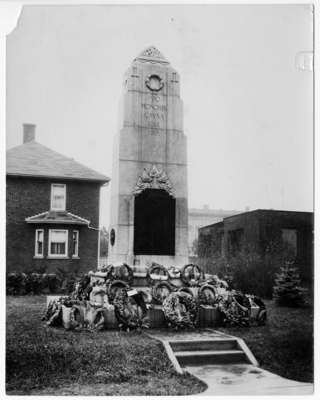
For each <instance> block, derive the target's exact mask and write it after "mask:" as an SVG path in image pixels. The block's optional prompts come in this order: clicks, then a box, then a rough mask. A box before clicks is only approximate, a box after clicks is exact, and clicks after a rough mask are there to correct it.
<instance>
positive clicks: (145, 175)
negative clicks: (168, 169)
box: [133, 164, 174, 197]
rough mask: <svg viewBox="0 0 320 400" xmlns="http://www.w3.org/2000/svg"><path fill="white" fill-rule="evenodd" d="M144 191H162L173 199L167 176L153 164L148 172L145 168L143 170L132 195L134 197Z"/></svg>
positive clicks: (170, 184)
mask: <svg viewBox="0 0 320 400" xmlns="http://www.w3.org/2000/svg"><path fill="white" fill-rule="evenodd" d="M145 189H162V190H165V191H166V192H167V193H168V194H169V195H170V196H172V197H174V192H173V187H172V183H171V182H170V179H169V178H168V175H167V174H166V173H165V172H164V171H163V170H161V169H158V168H157V166H156V165H154V164H153V165H152V167H151V168H150V169H149V170H147V169H146V168H144V169H143V171H142V174H141V175H140V176H139V178H138V181H137V183H136V186H135V188H134V190H133V194H134V195H135V196H136V195H138V194H140V193H141V192H142V191H143V190H145Z"/></svg>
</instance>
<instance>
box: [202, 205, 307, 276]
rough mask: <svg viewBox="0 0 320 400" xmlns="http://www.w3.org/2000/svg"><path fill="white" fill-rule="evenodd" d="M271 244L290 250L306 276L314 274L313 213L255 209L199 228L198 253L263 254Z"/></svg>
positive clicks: (226, 255)
mask: <svg viewBox="0 0 320 400" xmlns="http://www.w3.org/2000/svg"><path fill="white" fill-rule="evenodd" d="M272 245H280V246H281V247H280V248H281V249H282V250H283V251H290V254H291V256H293V257H294V258H295V260H296V263H297V265H299V267H300V273H301V276H302V278H303V279H304V280H309V281H310V280H311V278H312V276H313V213H311V212H296V211H278V210H254V211H250V212H245V213H242V214H238V215H234V216H231V217H227V218H224V219H223V221H222V222H219V223H215V224H212V225H209V226H206V227H203V228H200V229H199V243H198V253H199V257H202V258H206V257H213V256H220V255H222V256H225V257H232V256H236V255H237V253H239V252H240V251H242V250H247V251H250V252H255V253H258V254H261V255H264V254H265V251H266V250H267V249H268V248H270V247H271V246H272Z"/></svg>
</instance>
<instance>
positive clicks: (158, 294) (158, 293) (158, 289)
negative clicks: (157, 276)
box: [151, 281, 172, 304]
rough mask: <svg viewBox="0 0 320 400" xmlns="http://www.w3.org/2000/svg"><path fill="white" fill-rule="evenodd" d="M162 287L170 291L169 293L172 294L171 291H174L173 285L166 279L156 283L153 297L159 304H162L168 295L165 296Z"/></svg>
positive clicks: (152, 292) (152, 290)
mask: <svg viewBox="0 0 320 400" xmlns="http://www.w3.org/2000/svg"><path fill="white" fill-rule="evenodd" d="M162 289H167V290H168V291H169V294H168V295H170V293H171V292H172V286H171V285H170V283H168V282H166V281H160V282H158V283H156V284H155V285H154V286H153V287H152V289H151V294H152V298H153V299H154V300H155V302H156V303H158V304H162V303H163V301H164V299H165V298H166V297H167V296H168V295H167V296H165V297H164V296H163V291H162Z"/></svg>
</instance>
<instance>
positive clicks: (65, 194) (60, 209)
mask: <svg viewBox="0 0 320 400" xmlns="http://www.w3.org/2000/svg"><path fill="white" fill-rule="evenodd" d="M54 186H60V187H63V189H64V203H63V207H62V208H57V207H53V190H54V189H53V188H54ZM66 186H67V185H66V184H65V183H52V184H51V202H50V209H51V210H53V211H65V210H66V201H67V188H66Z"/></svg>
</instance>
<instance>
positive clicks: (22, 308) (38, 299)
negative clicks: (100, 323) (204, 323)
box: [6, 296, 206, 396]
mask: <svg viewBox="0 0 320 400" xmlns="http://www.w3.org/2000/svg"><path fill="white" fill-rule="evenodd" d="M45 301H46V299H45V296H24V297H7V332H6V333H7V344H6V358H7V359H6V388H7V393H8V394H42V395H43V394H51V395H68V394H74V395H76V394H82V395H127V396H128V395H187V394H195V393H200V392H202V391H203V390H204V389H205V387H206V386H205V384H203V383H202V382H200V381H199V380H197V379H196V378H195V377H193V376H191V375H189V374H184V375H179V374H177V373H176V372H175V370H174V369H173V367H172V365H171V363H170V361H169V359H168V358H167V355H166V352H165V351H164V349H163V348H162V345H161V344H160V343H159V342H157V341H155V340H152V339H150V338H149V337H148V336H147V335H145V334H143V333H142V334H138V333H119V332H116V331H104V332H87V331H82V332H72V331H69V332H68V331H65V330H64V329H54V328H46V327H45V326H44V323H43V322H42V321H41V317H42V315H43V311H44V309H45Z"/></svg>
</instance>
